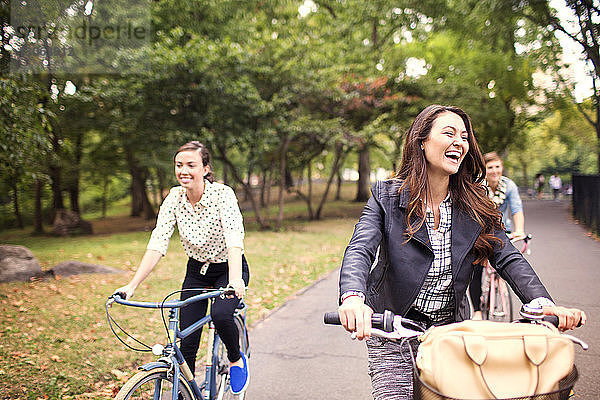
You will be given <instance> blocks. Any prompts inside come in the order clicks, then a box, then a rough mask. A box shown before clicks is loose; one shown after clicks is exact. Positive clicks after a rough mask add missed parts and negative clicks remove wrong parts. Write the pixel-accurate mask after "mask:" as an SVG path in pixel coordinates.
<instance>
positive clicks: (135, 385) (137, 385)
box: [115, 367, 194, 400]
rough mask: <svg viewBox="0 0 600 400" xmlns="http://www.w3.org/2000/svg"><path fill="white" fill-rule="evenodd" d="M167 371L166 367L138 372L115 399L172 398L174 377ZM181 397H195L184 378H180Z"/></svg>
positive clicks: (190, 398)
mask: <svg viewBox="0 0 600 400" xmlns="http://www.w3.org/2000/svg"><path fill="white" fill-rule="evenodd" d="M167 372H168V368H166V367H165V368H156V369H152V370H150V371H141V372H138V373H137V374H135V375H134V376H132V377H131V379H129V380H128V381H127V382H126V383H125V385H124V386H123V387H122V388H121V390H120V391H119V393H118V394H117V396H116V397H115V400H145V399H152V400H154V399H160V400H170V399H172V398H173V395H172V393H173V377H171V376H168V374H167ZM179 399H182V400H193V399H194V396H193V395H192V391H191V389H190V387H189V386H188V384H187V382H185V380H183V379H179Z"/></svg>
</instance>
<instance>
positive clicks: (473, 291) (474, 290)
mask: <svg viewBox="0 0 600 400" xmlns="http://www.w3.org/2000/svg"><path fill="white" fill-rule="evenodd" d="M482 274H483V265H474V266H473V279H471V283H470V284H469V295H470V296H471V302H472V303H473V311H481V276H482Z"/></svg>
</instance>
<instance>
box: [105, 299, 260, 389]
mask: <svg viewBox="0 0 600 400" xmlns="http://www.w3.org/2000/svg"><path fill="white" fill-rule="evenodd" d="M194 290H197V291H200V292H202V293H201V294H198V295H195V296H193V297H190V298H189V299H187V300H184V301H166V300H163V301H162V302H141V301H128V300H123V298H122V296H120V295H119V294H113V295H112V296H110V297H109V298H108V300H107V301H106V315H107V318H108V322H109V325H110V328H111V330H112V331H113V333H114V334H115V336H116V337H117V339H119V340H120V341H121V342H122V343H123V344H125V345H126V346H127V347H129V348H131V349H133V350H138V351H152V353H153V354H154V355H156V356H159V358H158V359H157V360H156V361H153V362H150V363H148V364H145V365H142V366H140V367H139V370H140V372H138V373H137V374H135V375H134V376H133V377H131V378H130V379H129V380H128V381H127V382H126V383H125V385H124V386H123V387H122V388H121V390H120V391H119V393H118V394H117V396H116V397H115V399H117V400H126V399H131V400H134V399H136V400H137V399H153V400H159V399H172V400H178V399H179V400H181V399H183V400H225V399H242V400H243V398H244V394H245V393H241V394H238V395H234V394H233V393H232V392H231V388H230V385H229V360H228V359H227V349H226V348H225V345H224V344H223V342H222V341H221V339H220V337H219V335H218V333H217V332H216V330H215V326H214V324H213V322H212V318H211V316H210V313H208V314H207V315H206V316H205V317H204V318H201V319H200V320H198V321H197V322H195V323H194V324H192V325H191V326H189V327H188V328H186V329H184V330H183V331H180V330H179V309H180V308H181V307H184V306H186V305H188V304H190V303H193V302H196V301H200V300H206V299H210V301H211V303H212V301H213V300H214V299H215V298H216V297H219V296H223V297H224V296H231V295H235V294H234V291H233V290H232V289H229V288H228V289H194ZM174 293H177V292H174ZM174 293H172V294H174ZM172 294H170V295H169V296H167V297H166V298H168V297H170V296H171V295H172ZM112 303H118V304H122V305H125V306H132V307H141V308H159V309H166V310H168V320H169V322H168V325H167V323H166V320H165V321H164V322H165V328H167V338H168V339H167V344H166V345H162V344H155V345H154V346H152V347H150V346H148V345H146V344H144V343H142V342H140V341H138V340H136V339H135V338H133V339H134V340H135V341H136V342H138V343H139V344H140V345H142V346H143V347H144V348H143V349H140V348H134V347H132V346H130V345H129V344H127V343H126V342H125V341H123V340H122V339H121V337H120V336H119V335H118V334H117V332H115V330H114V328H113V325H114V326H116V327H118V328H119V329H120V330H121V331H122V332H124V333H125V334H126V335H127V336H130V337H131V335H129V334H128V333H127V332H125V330H124V329H122V328H121V327H120V326H119V325H118V324H117V323H116V321H115V320H114V319H113V318H112V316H111V315H110V312H109V307H110V305H111V304H112ZM246 311H247V310H246V306H245V304H244V302H243V301H240V305H239V306H238V308H237V309H236V311H235V314H234V322H235V324H236V326H237V329H238V332H239V337H240V350H241V351H242V352H243V353H244V354H245V355H246V357H247V358H248V357H250V342H249V341H248V330H247V329H246ZM163 319H164V316H163ZM204 325H208V346H207V354H206V358H205V363H204V367H205V371H204V372H205V378H204V381H203V382H202V383H201V384H197V383H196V381H195V380H194V376H193V375H192V373H191V371H190V369H189V367H188V365H187V363H186V362H185V360H184V359H183V355H182V354H181V351H180V349H179V347H178V344H177V339H183V338H185V337H187V336H189V335H190V334H192V333H193V332H196V331H197V330H198V329H201V328H202V327H203V326H204ZM175 377H177V378H175Z"/></svg>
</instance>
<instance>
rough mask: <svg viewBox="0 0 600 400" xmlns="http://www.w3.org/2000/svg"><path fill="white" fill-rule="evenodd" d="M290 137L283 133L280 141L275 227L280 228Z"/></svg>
mask: <svg viewBox="0 0 600 400" xmlns="http://www.w3.org/2000/svg"><path fill="white" fill-rule="evenodd" d="M291 141H292V139H291V138H290V137H289V136H288V135H285V136H284V138H283V142H282V143H281V153H280V162H279V172H280V176H281V180H280V182H279V214H278V215H277V228H278V229H281V226H282V224H283V190H284V189H286V188H287V172H288V170H287V164H286V163H287V158H286V154H287V149H288V147H289V146H290V143H291Z"/></svg>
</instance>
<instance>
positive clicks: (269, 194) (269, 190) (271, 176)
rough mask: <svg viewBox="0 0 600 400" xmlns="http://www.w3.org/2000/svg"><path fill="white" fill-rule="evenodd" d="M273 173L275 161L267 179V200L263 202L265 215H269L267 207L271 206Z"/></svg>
mask: <svg viewBox="0 0 600 400" xmlns="http://www.w3.org/2000/svg"><path fill="white" fill-rule="evenodd" d="M274 171H275V159H273V162H272V163H271V168H270V169H269V179H268V180H267V188H266V192H267V199H266V200H265V215H269V206H270V205H271V186H273V172H274Z"/></svg>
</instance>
